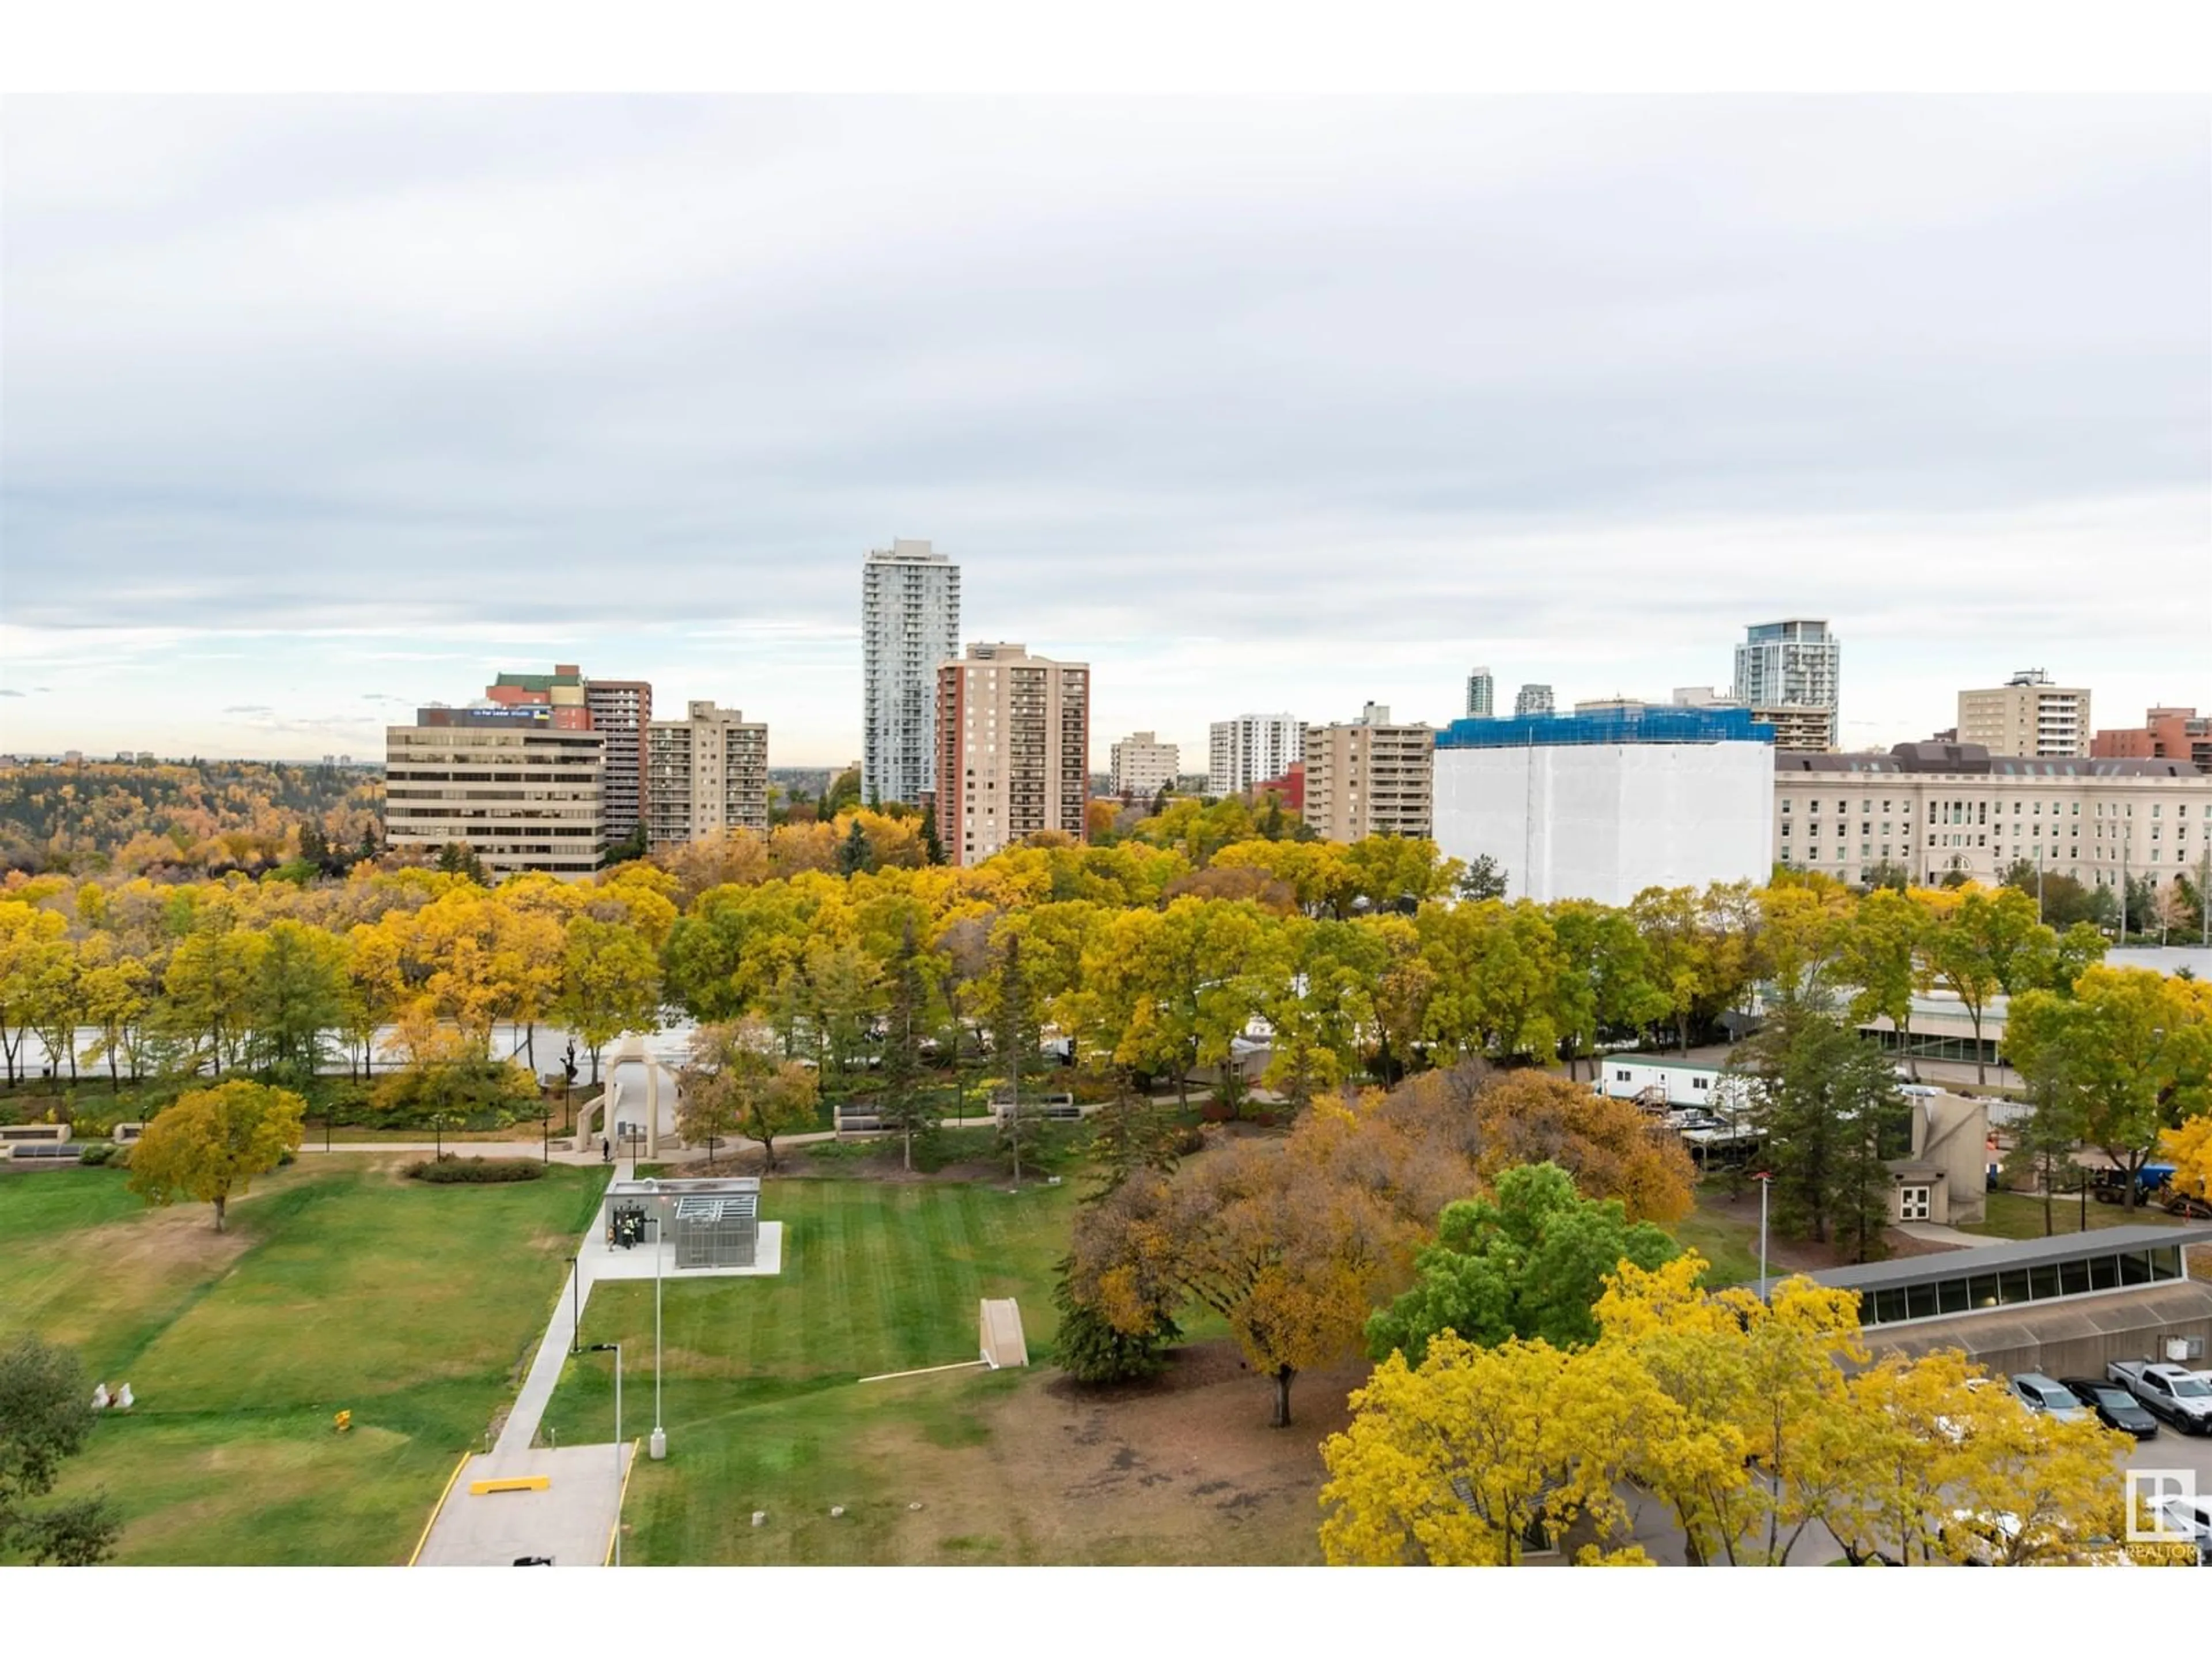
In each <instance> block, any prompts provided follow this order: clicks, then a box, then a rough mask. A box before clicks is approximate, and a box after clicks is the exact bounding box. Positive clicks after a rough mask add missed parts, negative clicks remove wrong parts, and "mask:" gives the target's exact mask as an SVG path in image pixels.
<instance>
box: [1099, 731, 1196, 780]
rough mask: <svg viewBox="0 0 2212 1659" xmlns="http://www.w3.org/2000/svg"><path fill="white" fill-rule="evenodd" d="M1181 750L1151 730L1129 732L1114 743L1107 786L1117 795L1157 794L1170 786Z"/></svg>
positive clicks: (1179, 761) (1180, 756) (1179, 760)
mask: <svg viewBox="0 0 2212 1659" xmlns="http://www.w3.org/2000/svg"><path fill="white" fill-rule="evenodd" d="M1181 761H1182V750H1181V749H1180V748H1179V747H1178V746H1177V745H1176V744H1172V743H1162V742H1161V741H1160V740H1159V738H1158V735H1157V734H1156V733H1154V732H1131V733H1130V734H1129V735H1128V736H1127V737H1126V738H1121V739H1120V740H1119V741H1117V742H1116V743H1115V745H1114V750H1113V764H1112V767H1111V769H1109V772H1108V773H1107V781H1108V787H1110V788H1111V789H1112V790H1113V792H1114V793H1115V794H1117V795H1131V796H1134V795H1157V794H1158V793H1160V791H1161V790H1163V789H1169V788H1172V787H1174V786H1175V781H1176V767H1177V766H1178V765H1179V764H1180V763H1181Z"/></svg>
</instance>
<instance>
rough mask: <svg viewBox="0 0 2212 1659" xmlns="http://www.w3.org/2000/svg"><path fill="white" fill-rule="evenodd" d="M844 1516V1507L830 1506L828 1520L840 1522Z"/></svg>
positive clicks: (840, 1505) (839, 1505)
mask: <svg viewBox="0 0 2212 1659" xmlns="http://www.w3.org/2000/svg"><path fill="white" fill-rule="evenodd" d="M844 1514H845V1506H844V1505H843V1504H831V1505H830V1506H829V1518H830V1519H831V1520H832V1521H837V1520H842V1518H843V1517H844Z"/></svg>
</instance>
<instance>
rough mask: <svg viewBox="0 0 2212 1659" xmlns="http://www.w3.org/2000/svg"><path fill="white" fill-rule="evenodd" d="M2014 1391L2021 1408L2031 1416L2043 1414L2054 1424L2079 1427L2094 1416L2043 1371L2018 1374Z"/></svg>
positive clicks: (2013, 1386)
mask: <svg viewBox="0 0 2212 1659" xmlns="http://www.w3.org/2000/svg"><path fill="white" fill-rule="evenodd" d="M2012 1391H2013V1393H2014V1395H2015V1396H2016V1397H2017V1398H2018V1399H2019V1401H2020V1403H2021V1405H2023V1406H2025V1407H2027V1408H2028V1410H2030V1411H2032V1412H2040V1413H2043V1414H2044V1415H2045V1416H2046V1417H2048V1418H2050V1419H2051V1421H2052V1422H2054V1423H2079V1422H2081V1421H2083V1420H2084V1419H2087V1417H2088V1416H2089V1415H2090V1414H2091V1413H2090V1411H2089V1408H2088V1407H2087V1406H2085V1405H2083V1404H2082V1403H2081V1401H2080V1400H2078V1399H2077V1398H2075V1394H2074V1391H2073V1390H2072V1389H2069V1388H2068V1387H2067V1386H2066V1385H2065V1384H2064V1383H2057V1382H2053V1381H2052V1380H2051V1378H2050V1377H2047V1376H2044V1375H2043V1373H2042V1372H2040V1371H2021V1372H2019V1373H2017V1374H2016V1375H2015V1376H2014V1377H2013V1379H2012Z"/></svg>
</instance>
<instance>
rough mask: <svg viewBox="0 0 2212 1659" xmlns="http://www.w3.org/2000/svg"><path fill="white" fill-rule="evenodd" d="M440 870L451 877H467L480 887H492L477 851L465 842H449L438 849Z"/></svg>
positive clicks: (489, 877)
mask: <svg viewBox="0 0 2212 1659" xmlns="http://www.w3.org/2000/svg"><path fill="white" fill-rule="evenodd" d="M438 868H439V869H440V870H441V871H442V872H445V873H446V874H447V875H449V876H466V877H467V878H469V879H470V880H471V881H472V882H474V883H476V884H477V886H479V887H489V886H490V885H491V876H490V875H489V872H486V870H485V869H484V864H483V860H482V859H480V858H478V857H477V849H476V848H473V847H471V846H470V845H469V844H468V843H467V842H464V841H449V842H447V843H446V844H445V845H444V846H443V847H441V848H439V849H438Z"/></svg>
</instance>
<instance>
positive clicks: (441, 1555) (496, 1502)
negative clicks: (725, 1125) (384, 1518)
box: [416, 1158, 783, 1566]
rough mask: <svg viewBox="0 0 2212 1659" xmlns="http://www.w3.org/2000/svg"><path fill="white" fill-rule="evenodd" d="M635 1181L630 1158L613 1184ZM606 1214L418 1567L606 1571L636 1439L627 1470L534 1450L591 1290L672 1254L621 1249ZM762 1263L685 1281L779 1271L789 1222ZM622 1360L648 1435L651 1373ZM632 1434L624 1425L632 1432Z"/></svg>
mask: <svg viewBox="0 0 2212 1659" xmlns="http://www.w3.org/2000/svg"><path fill="white" fill-rule="evenodd" d="M636 1176H637V1167H636V1165H635V1164H633V1163H631V1162H630V1161H629V1159H626V1158H625V1159H623V1160H621V1161H619V1162H617V1164H615V1166H614V1178H615V1180H617V1181H633V1180H635V1179H636ZM605 1213H606V1209H605V1204H604V1203H602V1204H601V1206H600V1207H599V1209H598V1210H596V1211H594V1212H592V1219H591V1221H590V1223H589V1225H587V1226H586V1229H585V1232H584V1236H583V1237H582V1238H581V1239H580V1240H579V1241H578V1242H577V1245H576V1256H575V1264H574V1266H573V1267H570V1268H569V1270H568V1277H567V1278H566V1279H563V1280H562V1284H561V1294H560V1297H559V1298H558V1299H557V1300H556V1302H555V1303H554V1304H553V1313H552V1316H551V1317H550V1318H549V1319H548V1320H547V1321H546V1322H545V1334H544V1336H542V1337H540V1338H539V1339H538V1352H537V1354H536V1355H535V1356H534V1357H533V1358H532V1360H531V1362H530V1370H529V1371H528V1373H527V1374H526V1376H524V1378H523V1381H522V1389H521V1391H520V1393H519V1394H517V1395H515V1399H514V1404H513V1406H512V1407H509V1408H508V1411H507V1420H506V1422H505V1423H503V1424H502V1425H501V1427H500V1431H499V1438H498V1439H497V1440H496V1441H495V1442H494V1443H493V1444H492V1447H491V1449H490V1450H489V1452H485V1453H482V1454H479V1455H474V1456H471V1458H470V1459H469V1460H468V1462H467V1464H466V1466H465V1467H464V1468H463V1469H462V1470H461V1472H460V1474H459V1476H458V1477H457V1478H456V1479H455V1480H454V1481H453V1486H451V1487H450V1488H449V1489H448V1490H447V1495H446V1498H445V1501H444V1502H443V1503H442V1504H441V1505H440V1506H439V1509H438V1511H437V1513H436V1514H435V1516H432V1517H431V1522H430V1527H429V1531H428V1534H427V1536H426V1538H425V1541H424V1543H423V1546H422V1553H421V1554H420V1555H419V1556H418V1557H417V1558H416V1560H417V1563H418V1564H419V1565H424V1566H506V1565H511V1564H512V1563H513V1561H514V1559H516V1558H517V1557H519V1556H526V1555H550V1556H551V1557H552V1558H553V1559H554V1561H555V1564H556V1565H562V1566H568V1565H578V1566H598V1565H600V1561H601V1559H602V1557H603V1556H604V1555H605V1552H606V1546H607V1542H608V1541H609V1539H610V1538H611V1536H612V1529H613V1528H614V1527H615V1525H616V1524H617V1522H618V1521H619V1520H620V1518H621V1513H620V1507H619V1494H620V1492H621V1486H622V1482H623V1481H626V1480H627V1479H628V1476H629V1459H630V1458H631V1457H633V1456H634V1455H635V1451H636V1443H635V1439H627V1440H625V1441H624V1443H623V1446H622V1448H621V1453H620V1456H621V1462H620V1463H619V1464H617V1452H616V1447H615V1445H614V1443H611V1442H610V1443H606V1444H604V1445H597V1446H563V1447H560V1448H558V1449H555V1448H551V1447H546V1446H539V1445H537V1444H535V1442H536V1440H537V1438H538V1428H539V1426H540V1425H542V1424H543V1423H544V1419H545V1408H546V1407H548V1406H549V1405H550V1404H551V1403H552V1401H553V1392H554V1390H555V1389H556V1388H558V1387H559V1386H560V1383H561V1372H562V1368H563V1367H564V1366H566V1365H567V1364H568V1359H569V1358H570V1352H569V1351H570V1350H571V1349H572V1348H573V1347H574V1345H575V1340H576V1322H577V1320H578V1319H579V1318H580V1316H582V1313H583V1310H584V1309H585V1307H586V1306H587V1305H588V1304H590V1302H591V1299H592V1285H596V1284H598V1283H599V1282H601V1281H602V1280H617V1279H628V1280H633V1281H635V1280H639V1279H651V1278H652V1277H653V1267H654V1261H653V1258H654V1255H655V1254H656V1250H657V1249H659V1248H664V1247H659V1246H656V1247H654V1248H653V1249H632V1250H617V1249H615V1248H614V1247H613V1246H612V1245H611V1244H609V1243H607V1240H606V1229H605V1225H604V1224H603V1221H602V1219H601V1218H602V1217H604V1216H605ZM665 1248H666V1249H667V1250H668V1255H666V1256H664V1257H662V1259H661V1262H660V1265H661V1267H662V1269H663V1277H664V1278H677V1277H679V1275H678V1273H676V1272H675V1270H674V1268H673V1267H672V1266H671V1262H672V1259H673V1256H674V1254H675V1252H674V1247H673V1246H672V1245H671V1246H667V1247H665ZM757 1258H758V1259H757V1261H756V1262H755V1264H754V1265H753V1266H752V1267H709V1268H703V1269H702V1268H690V1269H686V1270H685V1271H684V1273H682V1274H681V1275H680V1277H682V1278H684V1279H702V1278H735V1277H743V1276H753V1277H757V1276H761V1275H765V1274H771V1273H780V1272H781V1271H782V1267H783V1224H782V1223H781V1222H776V1221H763V1223H762V1224H761V1229H760V1248H759V1249H758V1252H757ZM623 1359H624V1360H625V1361H626V1362H627V1363H626V1364H625V1365H624V1370H625V1371H626V1372H627V1373H628V1375H627V1376H625V1378H624V1382H625V1383H626V1384H627V1385H628V1387H627V1389H626V1390H625V1391H626V1392H628V1391H629V1390H635V1389H636V1388H637V1385H638V1383H640V1381H641V1380H646V1381H647V1391H646V1392H644V1393H641V1394H635V1395H633V1398H635V1399H636V1400H637V1401H639V1402H640V1403H641V1407H642V1411H641V1414H640V1415H639V1416H638V1417H637V1418H636V1419H635V1424H636V1425H637V1426H638V1427H639V1428H641V1429H643V1428H647V1427H650V1421H649V1419H650V1414H651V1407H652V1396H651V1393H650V1382H649V1377H650V1372H649V1370H648V1369H647V1366H644V1365H641V1364H639V1363H638V1360H639V1356H636V1355H633V1354H627V1353H626V1354H624V1355H623ZM629 1426H630V1425H627V1424H626V1425H624V1427H625V1430H626V1431H627V1430H628V1428H629ZM617 1468H619V1471H620V1479H619V1480H618V1479H617ZM541 1474H542V1475H544V1476H545V1477H547V1481H548V1484H547V1486H546V1488H545V1490H544V1491H543V1492H534V1491H532V1492H482V1493H477V1492H470V1490H469V1485H470V1483H471V1481H477V1480H513V1479H517V1478H520V1477H526V1476H535V1475H541ZM595 1539H596V1541H597V1542H596V1543H594V1542H593V1541H594V1540H595Z"/></svg>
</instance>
